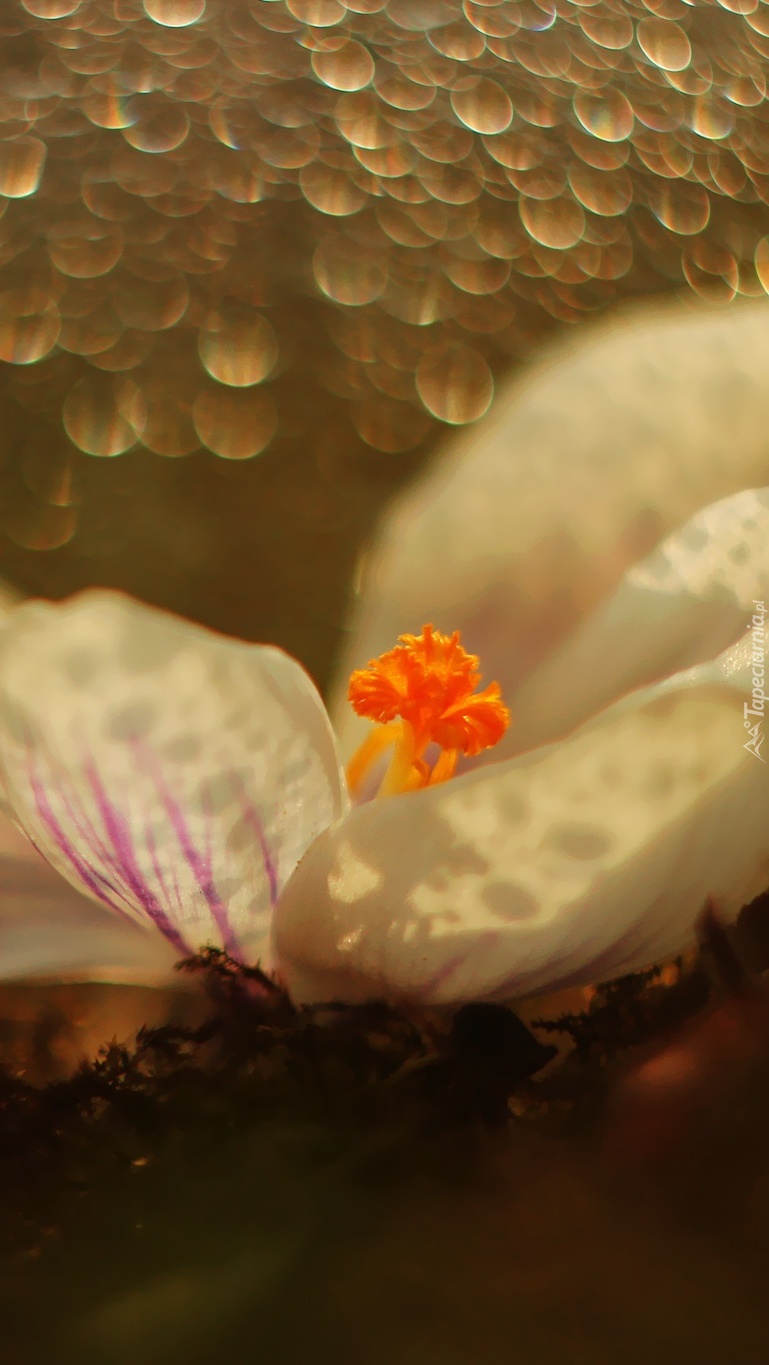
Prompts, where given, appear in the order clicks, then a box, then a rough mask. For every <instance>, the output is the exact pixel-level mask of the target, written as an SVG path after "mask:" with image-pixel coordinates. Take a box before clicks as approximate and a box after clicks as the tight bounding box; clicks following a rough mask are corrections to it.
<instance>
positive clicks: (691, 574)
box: [474, 488, 769, 766]
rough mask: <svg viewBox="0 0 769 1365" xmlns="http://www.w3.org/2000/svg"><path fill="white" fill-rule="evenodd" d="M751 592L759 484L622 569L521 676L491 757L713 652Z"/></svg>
mask: <svg viewBox="0 0 769 1365" xmlns="http://www.w3.org/2000/svg"><path fill="white" fill-rule="evenodd" d="M756 599H759V600H762V601H764V600H766V601H769V489H766V488H763V489H749V490H747V491H745V492H742V493H736V494H734V495H733V496H732V497H731V498H724V499H722V500H721V501H720V502H717V503H713V504H712V505H711V506H709V507H706V508H704V510H703V511H701V512H698V513H697V514H696V515H695V516H694V517H692V519H691V520H690V521H688V522H687V523H686V525H685V526H683V527H682V528H681V529H680V531H677V532H674V534H673V535H672V536H670V537H668V538H667V539H666V540H665V541H663V543H662V544H661V545H660V546H658V548H657V549H656V550H654V551H653V552H652V554H651V555H649V556H648V558H647V559H645V560H642V561H641V563H640V564H637V565H635V566H634V567H633V568H631V569H630V570H628V572H627V574H626V575H625V577H624V578H623V580H622V582H621V584H620V586H619V588H618V589H617V591H616V593H615V594H614V596H613V597H612V598H611V599H610V601H609V602H608V603H606V604H605V605H603V606H600V607H599V608H598V609H597V611H596V612H595V613H593V615H592V616H590V617H589V618H588V620H587V621H586V622H585V624H584V625H582V626H581V627H580V628H579V629H578V630H577V631H576V632H575V634H574V635H573V636H572V637H571V638H570V639H569V640H568V641H567V642H566V644H565V645H563V646H562V647H561V648H560V649H558V650H556V651H555V653H554V654H552V655H551V656H550V657H549V658H548V659H546V660H545V662H544V664H542V665H541V667H540V668H538V669H535V671H534V673H533V674H532V676H531V677H530V678H529V679H527V681H526V683H525V684H524V685H523V687H522V688H521V691H520V692H519V694H518V697H517V699H516V703H515V714H514V718H513V724H512V726H511V727H510V729H509V730H508V732H507V734H506V735H505V737H504V739H503V740H502V742H501V744H500V745H499V746H498V748H497V749H495V751H494V754H493V757H494V758H495V759H499V758H502V757H507V756H508V755H512V754H514V753H521V752H523V751H524V750H526V749H529V748H533V747H534V746H535V745H538V744H549V743H551V742H552V741H553V740H554V739H558V738H560V737H561V736H562V735H564V734H566V733H568V732H569V731H570V730H573V729H575V728H576V727H577V726H578V725H580V724H582V723H583V722H584V721H585V720H588V719H589V718H590V717H591V716H594V715H597V714H598V712H599V711H601V710H603V709H604V707H606V706H608V705H610V704H611V702H613V701H615V700H616V699H617V698H618V697H620V696H622V695H624V694H626V693H628V692H630V691H632V690H634V689H636V688H639V687H643V686H645V685H647V684H649V683H652V682H656V681H658V680H659V679H660V678H665V677H668V676H670V674H672V673H675V672H677V671H679V670H680V669H684V668H689V667H692V666H693V665H695V664H698V663H703V662H705V661H706V660H708V659H712V658H713V657H714V655H716V654H718V653H720V652H721V651H722V650H724V649H726V648H727V646H728V645H729V644H731V643H732V642H733V641H735V640H737V639H739V637H740V636H741V635H743V634H744V632H745V631H746V630H747V628H748V626H749V624H750V618H751V615H752V613H753V611H754V606H753V604H754V601H755V600H756ZM474 766H477V764H475V765H474Z"/></svg>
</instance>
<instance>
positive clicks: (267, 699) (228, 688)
mask: <svg viewBox="0 0 769 1365" xmlns="http://www.w3.org/2000/svg"><path fill="white" fill-rule="evenodd" d="M0 776H1V777H2V784H3V786H4V788H5V795H6V799H7V801H8V803H9V805H10V807H11V809H12V811H13V814H14V818H15V820H17V821H18V823H19V825H20V826H21V827H22V828H23V829H24V831H25V832H26V833H27V834H28V835H29V837H30V838H31V840H32V841H33V843H34V844H35V846H36V847H37V848H39V849H40V851H41V852H42V853H44V855H45V857H46V858H47V859H48V860H49V861H50V862H51V863H52V864H53V866H54V867H55V868H56V869H57V870H58V871H59V872H61V873H62V874H63V875H64V876H65V877H66V878H67V879H68V880H69V881H70V882H72V884H73V885H74V886H76V887H77V888H78V889H79V890H81V891H85V892H86V893H87V894H88V895H90V896H91V897H93V898H95V899H97V900H99V901H102V902H103V903H104V904H106V905H108V906H110V907H111V909H112V910H114V911H116V912H117V914H118V915H120V916H121V917H123V918H124V919H127V920H129V921H136V920H138V921H139V922H140V923H141V924H144V925H146V924H147V923H151V924H153V925H154V926H155V927H156V928H158V929H160V930H161V932H162V933H163V934H165V936H166V938H167V939H168V940H169V942H170V943H171V944H172V946H173V948H174V950H175V951H176V953H177V955H178V954H185V953H191V952H195V951H196V950H197V949H198V948H199V947H201V946H202V945H203V944H206V943H213V944H217V945H221V946H224V947H225V948H227V949H228V950H229V951H230V952H232V953H235V954H237V955H239V956H243V955H248V956H250V957H256V956H258V955H260V954H263V953H264V950H265V946H266V943H267V932H268V926H269V918H270V914H271V907H272V905H273V904H274V902H275V900H276V899H277V897H278V895H279V893H280V891H281V889H282V887H283V885H284V883H285V882H286V880H287V879H288V877H289V875H290V873H291V872H292V871H293V868H294V866H295V864H296V862H297V861H298V859H299V858H300V857H301V856H302V854H303V853H304V851H305V849H306V848H307V846H308V845H309V844H310V843H311V842H312V841H313V839H314V838H315V837H316V835H317V834H318V833H319V832H320V830H322V829H324V828H325V827H326V825H328V824H329V823H330V822H331V821H332V820H333V819H335V818H336V817H337V816H339V815H340V814H341V812H342V810H343V809H344V804H345V800H346V797H345V795H344V788H343V784H342V780H341V777H340V772H339V765H338V762H337V757H336V752H335V748H334V741H333V736H332V734H331V731H330V727H329V723H328V718H327V716H326V713H325V711H324V709H323V705H322V703H321V701H320V698H319V697H318V694H317V692H316V691H315V688H314V686H313V684H312V683H311V681H310V679H309V678H308V677H307V675H306V674H305V673H304V671H303V670H302V669H301V668H300V667H299V665H298V664H297V663H295V662H294V661H293V660H292V659H290V658H289V657H288V656H287V655H285V654H283V653H281V652H280V651H279V650H276V649H270V648H266V647H262V646H257V645H247V644H243V643H241V642H240V641H237V640H231V639H227V638H225V637H223V636H218V635H215V634H213V633H212V632H210V631H207V630H204V629H203V628H201V627H199V626H196V625H192V624H190V623H189V622H187V621H183V620H180V619H178V618H176V617H173V616H170V615H166V614H165V613H163V612H158V611H154V610H152V609H150V608H148V607H144V606H142V605H141V604H140V603H137V602H133V601H131V600H130V599H129V598H125V597H122V596H120V595H119V594H116V593H115V594H113V593H98V592H96V593H84V594H82V595H80V596H78V597H75V598H73V599H72V600H71V601H69V602H67V603H65V604H64V605H62V606H50V605H45V604H42V603H30V604H28V605H25V606H22V607H20V608H18V610H17V611H16V612H15V613H14V614H13V615H12V617H11V618H10V620H9V622H8V624H7V626H6V628H5V630H4V631H3V632H2V633H1V634H0Z"/></svg>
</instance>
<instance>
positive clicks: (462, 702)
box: [347, 626, 510, 796]
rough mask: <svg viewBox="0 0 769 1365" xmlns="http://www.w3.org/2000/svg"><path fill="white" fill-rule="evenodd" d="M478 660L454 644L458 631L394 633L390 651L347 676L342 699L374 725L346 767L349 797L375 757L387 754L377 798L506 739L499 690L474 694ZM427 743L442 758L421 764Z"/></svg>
mask: <svg viewBox="0 0 769 1365" xmlns="http://www.w3.org/2000/svg"><path fill="white" fill-rule="evenodd" d="M480 681H481V675H480V673H479V672H478V660H477V658H476V657H475V655H474V654H468V653H467V651H466V650H465V649H463V648H462V645H461V644H460V642H459V631H458V630H455V631H454V634H453V635H441V633H440V631H437V630H434V629H433V627H432V626H423V627H422V632H421V634H420V635H401V636H400V637H399V641H398V644H397V645H396V646H395V648H394V649H389V650H388V651H387V653H386V654H382V655H380V657H379V658H378V659H372V660H371V661H370V662H369V663H368V664H367V665H366V667H365V668H359V669H356V671H355V672H354V673H353V675H352V677H351V678H350V691H349V698H350V702H351V703H352V706H353V709H354V710H355V711H356V712H357V714H358V715H359V716H367V717H368V718H369V720H372V721H374V722H375V724H374V726H373V728H372V729H371V731H370V732H369V734H368V736H367V737H366V739H364V741H363V743H362V744H361V746H360V748H359V749H358V750H357V751H356V753H355V754H353V757H352V758H351V760H350V762H349V764H348V767H347V781H348V784H349V787H350V791H351V792H352V793H353V794H356V793H357V792H359V791H360V789H361V787H362V784H363V782H364V780H365V778H366V776H367V774H368V773H369V772H370V770H371V768H372V767H373V765H374V764H375V763H376V762H377V760H378V759H379V758H380V756H381V754H382V753H383V752H384V751H385V750H386V749H389V748H392V754H391V756H390V762H389V765H388V767H387V771H386V772H385V774H384V777H383V778H382V781H381V783H380V786H379V789H378V791H377V796H392V795H393V794H394V793H395V792H404V791H416V790H418V789H419V788H420V787H430V786H433V785H434V784H435V783H436V782H445V781H446V779H447V778H449V777H451V775H452V773H453V772H454V768H455V766H456V762H457V758H458V756H459V754H468V755H472V754H479V753H480V752H481V750H482V749H490V748H491V747H492V745H494V744H496V743H497V742H498V741H499V740H500V739H501V738H502V736H503V734H504V733H505V730H506V729H507V727H508V725H509V723H510V713H509V711H508V709H507V707H506V706H505V704H504V702H503V701H502V698H501V696H500V691H499V684H498V683H495V682H493V683H489V685H488V687H485V688H484V689H483V691H482V692H477V691H476V690H475V689H476V688H477V686H478V684H479V682H480ZM431 744H435V745H437V746H438V747H439V748H440V749H441V750H442V752H441V754H440V755H439V757H438V758H437V760H436V761H435V762H434V763H433V765H432V767H430V765H429V764H428V763H427V762H426V761H425V757H424V755H425V752H426V750H427V749H428V747H429V746H430V745H431Z"/></svg>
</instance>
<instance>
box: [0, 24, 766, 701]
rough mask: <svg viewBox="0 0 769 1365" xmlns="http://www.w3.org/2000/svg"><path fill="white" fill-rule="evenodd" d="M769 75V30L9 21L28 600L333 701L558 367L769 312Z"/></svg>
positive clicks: (0, 161)
mask: <svg viewBox="0 0 769 1365" xmlns="http://www.w3.org/2000/svg"><path fill="white" fill-rule="evenodd" d="M768 67H769V5H767V4H764V3H759V0H723V2H722V3H717V4H716V3H698V4H697V5H696V6H694V7H692V6H691V5H689V4H688V3H685V2H684V0H648V3H646V4H642V3H633V0H621V2H620V3H611V2H610V0H599V3H582V0H539V3H534V0H521V3H518V2H517V0H516V2H515V3H514V2H513V0H493V2H492V3H487V0H464V3H461V0H389V3H388V2H387V0H143V3H142V0H3V4H2V7H0V460H1V461H2V474H1V480H2V482H1V487H0V571H1V572H2V573H4V574H5V575H7V576H8V577H9V578H10V579H11V580H12V581H14V582H15V583H17V584H18V585H20V586H21V587H23V588H24V589H26V590H28V591H32V592H36V593H43V594H49V595H52V596H59V595H62V594H65V593H68V592H71V591H73V590H74V589H76V588H79V587H81V586H84V585H86V584H90V583H105V584H112V585H116V586H119V587H122V588H125V589H128V590H129V591H131V592H133V593H135V594H137V595H139V596H140V597H143V598H146V599H148V600H150V601H152V602H156V603H159V604H162V605H165V606H169V607H172V608H174V609H175V610H177V611H180V612H184V613H187V614H189V615H191V616H194V617H197V618H199V619H201V620H203V621H206V622H208V623H210V624H212V625H215V626H217V627H220V628H221V629H223V630H227V631H230V632H233V633H235V634H238V635H242V636H245V637H248V638H253V639H262V640H271V641H275V642H277V643H279V644H282V645H283V646H284V647H286V648H287V649H289V650H290V651H292V652H293V653H295V654H296V655H298V657H299V658H300V659H302V660H303V661H304V662H305V664H306V665H307V666H308V667H309V668H310V669H311V670H312V672H313V673H314V674H315V676H316V677H317V678H318V679H319V681H320V682H321V683H323V682H324V681H325V679H326V678H327V676H328V670H329V666H330V662H331V660H332V658H333V654H334V651H335V649H336V647H337V646H338V643H339V638H340V632H341V630H342V629H343V626H344V619H345V615H346V607H347V598H348V592H349V584H350V580H351V575H352V571H353V568H354V563H355V558H356V554H357V551H358V549H359V547H360V545H361V543H362V542H363V541H364V539H365V537H366V535H367V533H368V532H369V530H370V527H371V525H372V522H373V519H374V517H375V516H376V514H377V512H378V511H379V509H380V508H381V507H382V506H383V504H384V503H386V501H387V500H388V499H389V498H390V497H391V496H392V495H393V494H394V493H395V492H396V491H397V490H398V489H399V488H401V487H402V486H403V485H404V484H405V483H406V482H407V481H408V480H409V479H410V478H411V477H412V476H413V474H414V472H415V471H416V470H417V469H419V468H420V467H421V466H422V464H423V462H424V460H425V459H426V457H428V456H429V455H430V454H431V453H432V452H433V451H434V450H435V448H436V447H437V446H439V444H440V443H441V441H442V440H443V439H444V438H445V436H446V434H447V432H448V431H449V430H450V429H451V428H452V427H456V426H457V425H462V424H464V423H467V422H471V421H473V420H475V419H477V418H478V417H480V416H481V415H482V414H483V413H484V412H485V411H486V410H487V408H488V407H489V405H490V403H491V401H492V397H493V392H494V385H495V383H498V382H499V379H500V377H501V376H503V375H504V374H505V373H506V372H508V371H509V370H510V369H511V367H513V366H515V365H516V364H517V363H518V362H519V361H521V360H522V359H525V358H526V357H527V356H528V355H529V354H530V352H531V350H532V348H534V347H535V346H536V345H537V344H538V343H539V342H540V340H541V339H542V338H544V337H545V336H546V335H547V334H549V333H551V332H552V331H553V330H554V329H558V328H561V329H566V328H569V327H573V325H574V324H575V323H581V322H582V321H583V320H585V319H588V318H590V317H591V316H592V315H594V314H595V313H596V312H597V311H598V310H601V309H603V308H605V307H606V306H607V305H608V304H611V303H613V302H614V301H616V300H617V299H620V298H628V297H632V296H638V295H640V294H647V293H650V292H654V291H660V290H668V291H669V290H675V289H684V290H687V291H694V292H695V293H696V294H698V295H700V296H702V297H703V298H705V299H715V300H728V299H730V298H733V297H734V296H735V295H736V294H738V293H743V294H761V293H763V292H764V286H765V285H766V286H767V287H769V238H767V237H766V236H765V235H764V234H765V232H766V231H767V229H769V218H768V216H767V210H766V201H767V197H768V196H769V129H767V123H766V114H765V103H764V99H765V90H766V72H767V68H768ZM564 418H565V420H568V414H564Z"/></svg>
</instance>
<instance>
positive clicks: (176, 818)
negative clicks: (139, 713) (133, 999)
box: [133, 741, 240, 956]
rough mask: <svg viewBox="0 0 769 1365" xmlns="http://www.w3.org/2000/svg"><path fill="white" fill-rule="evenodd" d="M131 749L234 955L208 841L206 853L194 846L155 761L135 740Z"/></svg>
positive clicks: (235, 944) (236, 946)
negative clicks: (160, 801) (148, 775)
mask: <svg viewBox="0 0 769 1365" xmlns="http://www.w3.org/2000/svg"><path fill="white" fill-rule="evenodd" d="M133 747H134V750H135V751H136V754H137V758H138V759H139V761H140V763H141V765H142V767H144V769H145V771H147V770H149V773H150V776H151V780H152V781H153V782H154V784H155V786H156V788H157V790H158V792H159V794H160V799H161V800H162V802H163V806H164V809H165V812H166V815H167V816H168V819H169V822H170V825H171V828H172V830H173V832H174V834H175V835H176V839H177V842H178V844H179V847H180V849H181V851H182V854H183V856H184V860H185V862H186V864H187V866H188V867H189V869H190V872H191V873H192V875H193V877H194V878H195V881H196V883H197V885H198V889H199V890H200V892H201V894H202V896H203V899H204V900H205V902H206V905H207V906H208V908H209V910H210V911H211V917H212V919H213V921H214V924H215V925H216V927H217V929H218V931H219V933H220V935H221V938H222V943H223V945H224V947H225V949H226V950H227V952H228V953H231V954H232V955H233V956H237V954H238V952H239V949H240V945H239V943H238V938H237V935H236V933H235V930H234V928H233V925H232V921H231V920H230V916H229V912H228V910H227V906H226V905H225V904H224V901H223V900H222V898H221V896H220V895H219V892H218V891H217V889H216V883H215V882H214V875H213V856H212V854H211V842H210V838H207V851H206V853H205V854H201V853H200V851H199V850H198V849H197V848H196V847H195V843H194V841H193V838H192V834H191V833H190V829H189V825H188V823H187V820H186V818H185V815H184V811H183V809H182V807H181V806H180V805H179V802H178V801H177V800H176V798H175V797H174V795H173V793H172V792H171V790H170V789H169V787H168V784H167V783H166V781H165V778H164V777H163V774H162V772H161V771H160V767H159V765H158V764H157V762H156V761H155V760H154V758H153V757H152V756H151V755H149V754H147V753H145V752H143V750H141V749H140V746H139V744H138V742H137V741H134V742H133Z"/></svg>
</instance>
